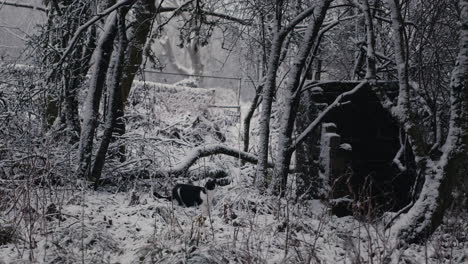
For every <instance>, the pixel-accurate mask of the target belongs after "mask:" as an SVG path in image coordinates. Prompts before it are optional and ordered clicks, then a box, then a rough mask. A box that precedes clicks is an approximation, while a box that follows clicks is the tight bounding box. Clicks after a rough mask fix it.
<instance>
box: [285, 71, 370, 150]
mask: <svg viewBox="0 0 468 264" xmlns="http://www.w3.org/2000/svg"><path fill="white" fill-rule="evenodd" d="M367 83H368V82H367V81H366V80H363V81H361V82H360V83H359V84H358V85H356V87H354V88H353V89H352V90H350V91H347V92H344V93H342V94H340V95H339V96H338V97H336V99H335V101H334V102H333V103H332V104H330V105H329V106H328V107H327V108H325V110H323V112H322V113H320V114H319V115H318V116H317V118H316V119H315V120H314V121H313V122H312V123H311V124H310V125H309V126H308V127H307V128H306V129H305V130H304V132H302V133H301V134H300V135H299V136H298V137H297V138H296V140H295V142H294V144H292V146H291V148H290V149H289V151H294V150H295V149H296V147H297V146H298V145H299V144H300V143H301V142H302V141H304V139H305V138H306V137H307V136H308V135H309V134H310V133H311V132H312V131H314V129H315V128H317V126H318V125H319V124H320V123H321V122H322V120H323V119H324V118H325V117H326V116H327V115H328V113H329V112H330V111H331V110H333V109H335V108H336V107H339V106H340V105H341V104H342V103H343V99H345V98H346V97H348V96H350V95H353V94H355V93H357V92H358V91H359V90H360V89H361V88H362V87H364V86H365V85H366V84H367Z"/></svg>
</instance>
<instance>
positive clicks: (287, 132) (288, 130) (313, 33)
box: [272, 0, 332, 196]
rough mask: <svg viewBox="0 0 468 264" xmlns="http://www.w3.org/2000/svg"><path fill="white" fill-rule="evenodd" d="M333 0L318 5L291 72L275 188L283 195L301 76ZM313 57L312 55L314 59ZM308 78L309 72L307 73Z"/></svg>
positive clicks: (277, 160) (273, 188)
mask: <svg viewBox="0 0 468 264" xmlns="http://www.w3.org/2000/svg"><path fill="white" fill-rule="evenodd" d="M331 2H332V0H322V1H321V2H319V3H318V4H317V5H316V6H315V10H314V13H313V19H312V21H310V22H309V23H310V24H309V26H308V27H307V30H306V34H305V36H304V40H303V42H302V43H301V46H300V48H299V53H298V55H297V56H296V59H295V61H294V64H293V67H292V70H291V73H290V74H289V79H288V84H287V86H286V88H285V90H284V108H283V109H282V112H283V114H282V117H281V120H280V132H279V138H278V152H277V155H276V164H278V165H277V167H276V170H275V172H276V175H275V176H274V181H273V184H272V190H273V191H274V192H275V193H279V194H281V195H282V196H283V195H284V194H285V190H286V182H287V176H288V173H289V164H290V163H291V156H292V153H293V152H292V151H291V150H290V147H291V144H292V138H291V137H292V133H293V131H294V123H295V120H296V116H297V110H298V107H299V100H300V93H301V91H300V90H301V87H300V86H301V76H302V73H303V70H304V67H305V66H306V61H307V58H308V57H309V54H310V53H311V52H310V51H311V50H312V48H313V47H314V45H316V44H317V43H316V40H317V37H318V35H319V31H320V27H321V26H322V24H323V20H324V19H325V15H326V13H327V10H328V7H329V6H330V3H331ZM312 59H313V57H312V58H311V60H312ZM303 78H305V76H304V77H303Z"/></svg>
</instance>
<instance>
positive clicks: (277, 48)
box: [255, 1, 315, 186]
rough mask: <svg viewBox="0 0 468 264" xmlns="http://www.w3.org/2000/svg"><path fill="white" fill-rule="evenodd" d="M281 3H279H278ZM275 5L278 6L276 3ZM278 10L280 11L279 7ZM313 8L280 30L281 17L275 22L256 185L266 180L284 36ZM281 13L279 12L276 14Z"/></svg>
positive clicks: (312, 9) (311, 8)
mask: <svg viewBox="0 0 468 264" xmlns="http://www.w3.org/2000/svg"><path fill="white" fill-rule="evenodd" d="M279 2H281V1H279ZM277 5H280V3H278V4H277ZM277 8H278V9H281V8H280V7H279V6H278V7H277ZM314 9H315V7H309V8H308V9H306V10H305V11H304V12H302V13H301V14H299V15H298V16H296V17H295V18H294V19H293V20H292V21H291V22H290V23H289V24H288V25H287V26H285V27H284V28H281V26H280V24H281V16H280V15H278V16H277V17H276V21H275V27H276V29H275V33H274V35H273V40H272V43H271V49H270V56H269V58H268V70H267V74H266V76H265V77H266V81H265V87H264V89H263V94H262V98H263V101H262V106H261V113H260V120H259V126H260V129H259V131H260V132H259V152H258V158H259V161H258V164H257V173H256V176H255V181H257V183H256V184H257V185H259V186H262V185H264V181H265V180H266V178H267V164H268V146H269V141H270V138H269V137H270V116H271V105H272V102H273V95H274V94H275V92H276V74H277V71H278V67H279V62H280V55H281V50H282V45H283V42H284V40H285V38H286V36H287V35H288V34H289V32H290V31H292V30H293V29H294V27H295V26H296V25H297V24H299V23H300V22H301V21H303V20H304V19H305V18H307V17H309V16H310V15H312V14H313V12H314ZM277 13H281V11H279V12H277Z"/></svg>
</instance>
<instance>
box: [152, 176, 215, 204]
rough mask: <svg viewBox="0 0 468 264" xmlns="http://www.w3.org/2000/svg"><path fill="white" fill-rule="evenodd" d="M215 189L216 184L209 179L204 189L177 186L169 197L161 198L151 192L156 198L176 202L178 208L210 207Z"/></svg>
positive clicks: (186, 185) (191, 186)
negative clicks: (203, 205) (202, 205)
mask: <svg viewBox="0 0 468 264" xmlns="http://www.w3.org/2000/svg"><path fill="white" fill-rule="evenodd" d="M215 187H216V182H215V181H214V180H211V179H210V180H208V181H207V182H206V184H205V187H200V186H195V185H190V184H177V185H176V186H174V188H172V195H171V196H162V195H160V194H158V193H156V192H153V195H154V196H155V197H157V198H161V199H166V200H169V201H172V200H177V202H178V203H179V205H180V206H186V207H191V206H198V205H201V204H205V205H207V206H211V204H212V203H211V202H212V199H213V191H214V189H215Z"/></svg>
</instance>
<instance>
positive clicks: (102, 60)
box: [77, 12, 117, 180]
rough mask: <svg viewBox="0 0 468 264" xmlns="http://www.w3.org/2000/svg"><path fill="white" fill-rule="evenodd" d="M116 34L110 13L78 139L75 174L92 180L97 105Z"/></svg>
mask: <svg viewBox="0 0 468 264" xmlns="http://www.w3.org/2000/svg"><path fill="white" fill-rule="evenodd" d="M116 33H117V15H116V13H115V12H114V13H112V14H111V15H110V16H109V17H108V18H107V20H106V24H105V27H104V31H103V32H102V34H101V36H100V38H99V42H98V45H97V47H96V52H95V54H94V69H93V76H92V77H91V80H90V85H89V90H88V95H87V97H86V101H85V105H84V110H83V126H82V132H81V137H80V147H79V161H78V162H79V163H78V171H77V174H78V176H79V177H85V178H87V179H90V180H92V175H91V171H90V169H91V158H92V153H93V141H94V133H95V131H96V127H97V118H98V115H99V104H100V101H101V96H102V88H103V86H104V85H105V81H106V75H107V69H108V67H109V59H110V57H111V54H112V50H113V43H114V38H115V35H116Z"/></svg>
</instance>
